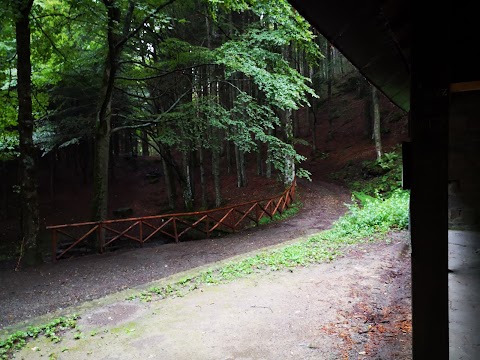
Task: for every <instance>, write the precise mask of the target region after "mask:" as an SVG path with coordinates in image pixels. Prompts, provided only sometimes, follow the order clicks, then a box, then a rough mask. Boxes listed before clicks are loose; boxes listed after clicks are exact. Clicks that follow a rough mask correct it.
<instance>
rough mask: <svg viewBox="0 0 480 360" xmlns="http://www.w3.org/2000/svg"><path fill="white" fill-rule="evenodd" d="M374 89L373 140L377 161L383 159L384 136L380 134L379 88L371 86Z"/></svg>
mask: <svg viewBox="0 0 480 360" xmlns="http://www.w3.org/2000/svg"><path fill="white" fill-rule="evenodd" d="M371 88H372V108H373V109H372V110H373V138H374V140H375V152H376V154H377V160H380V159H381V158H382V155H383V152H382V134H381V132H380V104H379V102H378V92H377V88H376V87H375V86H373V85H371Z"/></svg>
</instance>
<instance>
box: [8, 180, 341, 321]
mask: <svg viewBox="0 0 480 360" xmlns="http://www.w3.org/2000/svg"><path fill="white" fill-rule="evenodd" d="M297 189H298V190H297V191H298V193H299V195H300V200H301V201H302V203H303V207H302V209H301V211H300V212H299V213H298V214H297V215H296V216H294V217H292V218H290V219H287V220H285V221H283V222H279V223H271V224H269V225H265V226H261V227H257V228H253V229H249V230H246V231H243V232H240V233H237V234H231V235H228V236H226V237H223V238H216V239H205V240H196V241H185V242H180V243H179V244H174V243H172V244H165V245H153V244H150V245H149V246H145V247H143V248H138V249H128V250H119V251H115V252H110V253H105V254H97V255H89V256H84V257H80V258H72V259H66V260H61V261H59V262H58V263H56V264H52V263H47V264H43V265H41V266H38V267H34V268H29V269H25V270H23V271H17V272H16V271H14V270H12V269H6V270H5V269H4V270H0V286H1V288H2V291H1V292H0V330H1V329H4V328H6V327H9V326H10V325H12V324H16V323H19V322H23V321H26V322H28V320H29V319H31V318H34V317H37V316H40V315H44V314H46V313H48V312H51V311H56V310H59V309H62V308H65V307H68V306H71V305H76V304H79V303H81V302H84V301H87V300H92V299H98V298H101V297H103V296H105V295H108V294H111V293H114V292H117V291H119V290H123V289H127V288H131V287H135V286H138V285H141V284H144V283H148V282H151V281H154V280H159V279H162V278H165V277H167V276H169V275H172V274H175V273H178V272H181V271H185V270H189V269H192V268H195V267H198V266H202V265H205V264H209V263H213V262H216V261H219V260H224V259H227V258H229V257H232V256H235V255H240V254H244V253H247V252H250V251H253V250H257V249H260V248H264V247H267V246H272V245H276V244H280V243H283V242H287V241H289V240H293V239H296V238H299V237H302V236H306V235H310V234H313V233H316V232H319V231H321V230H324V229H327V228H329V227H330V226H331V225H332V223H333V222H334V221H335V220H337V219H338V218H339V217H340V216H341V215H342V214H344V213H345V211H346V207H345V205H344V204H345V203H347V202H349V201H350V192H349V191H348V190H347V189H346V188H344V187H341V186H339V185H336V184H332V183H327V182H323V181H318V180H317V181H312V182H309V181H307V180H304V179H299V181H298V188H297Z"/></svg>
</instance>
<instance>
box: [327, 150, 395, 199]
mask: <svg viewBox="0 0 480 360" xmlns="http://www.w3.org/2000/svg"><path fill="white" fill-rule="evenodd" d="M333 177H334V178H336V179H342V180H343V181H345V182H346V183H347V185H348V186H349V187H350V188H351V190H352V191H353V192H357V193H358V194H360V193H362V194H364V195H368V196H371V197H376V196H378V195H380V196H382V197H389V196H390V195H391V194H392V193H393V192H394V191H395V190H396V189H400V188H401V186H402V157H401V152H400V149H398V148H395V149H394V150H393V151H391V152H387V153H385V154H384V155H383V157H382V159H381V160H366V161H363V162H362V163H361V164H358V165H357V164H353V163H351V164H348V165H347V166H346V167H345V168H344V169H342V170H341V171H339V172H337V173H335V174H334V175H333Z"/></svg>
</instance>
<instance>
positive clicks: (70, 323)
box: [0, 314, 78, 360]
mask: <svg viewBox="0 0 480 360" xmlns="http://www.w3.org/2000/svg"><path fill="white" fill-rule="evenodd" d="M77 319H78V315H75V314H74V315H71V316H66V317H59V318H57V319H54V320H52V321H50V322H49V323H48V324H45V325H42V326H29V327H28V328H27V329H26V330H25V331H17V332H14V333H13V334H11V335H9V336H8V337H7V338H6V339H5V340H2V341H0V359H1V360H6V359H11V358H12V356H13V353H14V352H15V351H19V350H21V349H23V348H24V347H25V345H26V344H27V342H28V341H29V340H31V339H36V338H37V337H39V336H41V335H43V336H45V337H47V338H48V339H50V340H51V341H52V342H54V343H58V342H60V341H61V335H62V333H63V332H64V331H66V330H68V329H75V328H76V326H77Z"/></svg>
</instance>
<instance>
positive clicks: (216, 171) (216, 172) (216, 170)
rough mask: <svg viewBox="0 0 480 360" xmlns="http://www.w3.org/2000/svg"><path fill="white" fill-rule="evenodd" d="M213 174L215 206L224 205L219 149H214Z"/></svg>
mask: <svg viewBox="0 0 480 360" xmlns="http://www.w3.org/2000/svg"><path fill="white" fill-rule="evenodd" d="M212 175H213V186H214V188H215V207H217V208H218V207H220V206H221V205H222V193H221V189H220V152H219V150H218V149H215V148H214V149H213V150H212Z"/></svg>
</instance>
